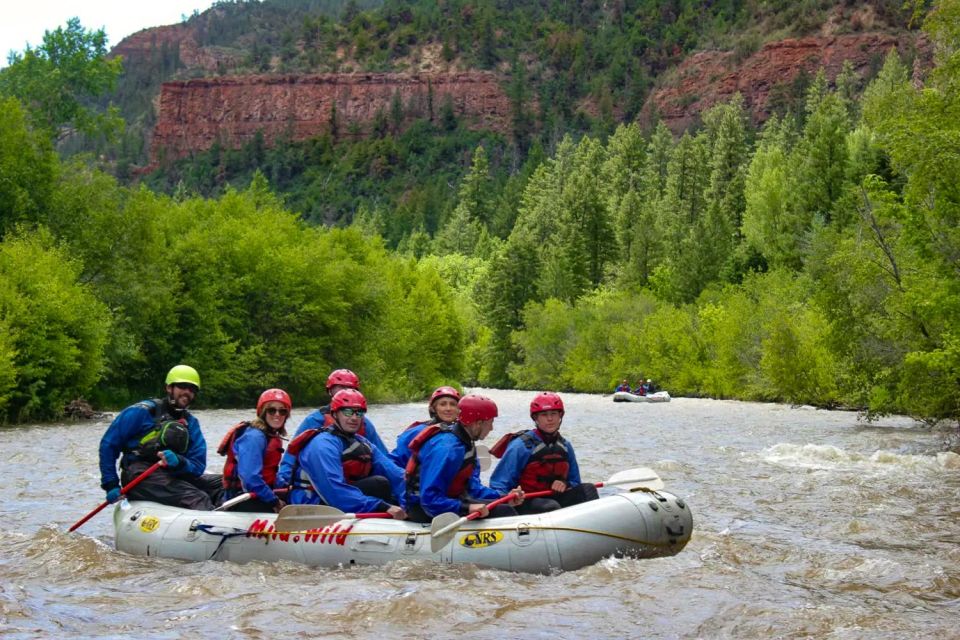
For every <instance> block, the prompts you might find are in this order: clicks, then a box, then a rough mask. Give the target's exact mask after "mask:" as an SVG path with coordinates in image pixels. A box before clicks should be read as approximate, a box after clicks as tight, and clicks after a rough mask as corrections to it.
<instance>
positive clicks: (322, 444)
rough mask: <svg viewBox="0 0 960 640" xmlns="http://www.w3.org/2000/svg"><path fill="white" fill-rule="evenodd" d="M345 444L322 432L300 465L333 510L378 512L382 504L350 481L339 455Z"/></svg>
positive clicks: (304, 455)
mask: <svg viewBox="0 0 960 640" xmlns="http://www.w3.org/2000/svg"><path fill="white" fill-rule="evenodd" d="M342 453H343V444H342V443H341V442H340V439H339V438H337V437H336V436H334V435H331V434H329V433H321V434H320V435H318V436H317V437H316V438H314V439H312V440H311V441H310V443H309V444H308V445H307V446H306V447H305V448H304V450H303V451H301V452H300V464H301V465H303V470H304V471H306V472H307V475H309V476H310V482H311V483H312V484H313V487H314V489H316V490H317V493H318V494H320V497H321V498H322V499H323V501H324V502H326V503H327V504H328V505H330V506H331V507H335V508H337V509H340V510H342V511H346V512H348V513H366V512H371V511H379V510H380V507H381V506H382V501H381V500H380V499H379V498H372V497H370V496H367V495H365V494H364V493H363V492H362V491H360V489H357V488H356V487H354V486H353V485H351V484H349V483H348V482H347V479H346V478H345V477H344V475H343V463H342V462H341V460H340V456H341V454H342Z"/></svg>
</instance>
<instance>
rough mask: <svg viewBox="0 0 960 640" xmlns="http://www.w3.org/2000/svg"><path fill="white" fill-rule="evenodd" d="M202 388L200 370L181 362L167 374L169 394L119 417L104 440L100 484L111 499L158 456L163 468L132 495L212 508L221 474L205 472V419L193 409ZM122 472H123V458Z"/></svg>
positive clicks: (216, 496)
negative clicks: (118, 472)
mask: <svg viewBox="0 0 960 640" xmlns="http://www.w3.org/2000/svg"><path fill="white" fill-rule="evenodd" d="M199 391H200V374H198V373H197V370H196V369H194V368H193V367H190V366H187V365H185V364H179V365H177V366H175V367H173V368H172V369H170V371H169V373H167V378H166V392H167V393H166V397H164V398H155V399H152V400H143V401H142V402H138V403H137V404H135V405H132V406H129V407H127V408H126V409H124V410H123V411H121V412H120V415H118V416H117V417H116V419H114V421H113V422H112V423H110V426H109V427H108V428H107V431H106V432H105V433H104V434H103V438H101V440H100V486H101V487H102V488H103V490H104V491H106V492H107V501H109V502H116V501H117V500H119V499H120V487H121V482H122V483H123V484H124V485H126V484H129V483H130V481H131V480H133V479H134V478H136V477H138V476H139V475H140V474H141V473H143V472H144V471H145V470H146V469H148V468H149V467H151V466H152V465H153V464H154V463H156V462H157V461H158V460H159V461H160V462H161V467H160V468H159V469H157V470H156V471H155V472H153V473H151V474H150V475H149V476H147V477H145V478H144V479H143V481H142V482H140V483H138V484H137V485H136V486H135V487H133V488H132V489H131V490H130V492H129V493H128V494H127V497H128V498H130V499H131V500H150V501H152V502H159V503H161V504H168V505H172V506H177V507H186V508H187V509H197V510H202V511H209V510H211V509H213V508H214V506H215V505H216V503H217V501H218V498H219V494H220V493H221V492H222V483H221V480H220V476H219V475H213V474H210V475H204V473H203V472H204V470H205V469H206V466H207V443H206V441H205V440H204V439H203V433H202V432H201V431H200V422H199V421H198V420H197V419H196V417H194V416H193V414H191V413H190V412H189V411H188V410H187V408H188V407H189V406H190V403H191V402H193V399H194V398H195V397H196V395H197V392H199ZM118 457H119V458H120V475H119V477H118V475H117V458H118Z"/></svg>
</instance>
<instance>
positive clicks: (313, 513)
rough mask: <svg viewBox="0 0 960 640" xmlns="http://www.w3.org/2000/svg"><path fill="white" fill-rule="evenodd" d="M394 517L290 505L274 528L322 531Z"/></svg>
mask: <svg viewBox="0 0 960 640" xmlns="http://www.w3.org/2000/svg"><path fill="white" fill-rule="evenodd" d="M392 517H393V516H391V515H390V514H389V513H387V512H386V511H376V512H373V513H344V512H343V511H341V510H340V509H337V508H336V507H328V506H327V505H323V504H288V505H287V506H285V507H284V508H283V509H280V515H278V516H277V519H276V521H275V522H274V523H273V528H274V530H275V531H309V530H310V529H322V528H323V527H326V526H329V525H331V524H334V523H337V522H340V521H341V520H351V519H357V520H363V519H366V518H392Z"/></svg>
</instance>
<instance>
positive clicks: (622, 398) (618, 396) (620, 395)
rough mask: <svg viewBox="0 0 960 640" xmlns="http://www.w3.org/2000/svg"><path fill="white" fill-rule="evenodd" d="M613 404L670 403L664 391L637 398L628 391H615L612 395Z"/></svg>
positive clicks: (668, 396) (668, 395)
mask: <svg viewBox="0 0 960 640" xmlns="http://www.w3.org/2000/svg"><path fill="white" fill-rule="evenodd" d="M613 401H614V402H670V394H669V393H667V392H666V391H657V392H656V393H651V394H650V395H647V396H639V395H637V394H635V393H630V392H629V391H617V392H616V393H614V394H613Z"/></svg>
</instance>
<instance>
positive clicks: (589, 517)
mask: <svg viewBox="0 0 960 640" xmlns="http://www.w3.org/2000/svg"><path fill="white" fill-rule="evenodd" d="M640 476H643V477H640ZM599 484H600V486H613V487H615V488H617V489H620V490H618V491H617V492H616V493H612V494H610V495H604V496H601V497H600V498H599V499H598V500H593V501H589V502H584V503H581V504H577V505H574V506H570V507H565V508H562V509H558V510H556V511H550V512H546V513H539V514H530V515H518V516H512V517H505V518H492V519H482V520H470V521H466V518H458V517H457V516H456V515H455V514H449V513H448V514H441V515H440V516H437V517H436V518H434V521H433V522H432V523H429V524H420V523H416V522H411V521H409V520H394V519H391V518H386V517H382V516H384V515H386V514H349V513H343V512H340V511H339V510H337V509H333V508H331V507H328V506H324V505H288V506H286V507H284V508H283V509H282V510H281V511H280V513H279V514H275V513H247V512H231V511H194V510H190V509H184V508H180V507H172V506H168V505H162V504H159V503H155V502H146V501H132V502H122V503H120V504H119V505H118V506H117V507H116V509H115V511H114V528H115V534H116V535H115V541H116V548H117V549H118V550H119V551H123V552H126V553H130V554H133V555H138V556H149V557H163V558H172V559H178V560H187V561H204V560H226V561H233V562H252V561H266V562H273V561H289V562H297V563H303V564H306V565H311V566H320V567H337V566H346V565H383V564H386V563H388V562H392V561H396V560H428V561H432V562H440V563H445V564H451V563H457V564H460V563H471V564H476V565H479V566H484V567H491V568H496V569H504V570H508V571H519V572H529V573H548V572H550V571H553V570H563V571H570V570H575V569H580V568H582V567H585V566H588V565H591V564H594V563H596V562H597V561H599V560H601V559H602V558H605V557H610V556H614V557H630V558H656V557H664V556H672V555H675V554H677V553H679V552H680V551H681V550H682V549H683V548H684V546H686V544H687V542H688V541H689V540H690V536H691V533H692V530H693V517H692V515H691V513H690V509H689V507H688V506H687V505H686V504H685V502H684V501H683V500H682V499H681V498H678V497H677V496H675V495H673V494H671V493H668V492H666V491H663V490H662V487H663V482H662V480H660V479H659V477H657V475H656V473H654V472H652V471H650V470H649V469H645V468H641V469H633V470H627V471H623V472H620V473H618V474H614V476H612V477H611V478H610V480H608V481H606V482H604V483H599ZM624 489H626V490H624Z"/></svg>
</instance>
